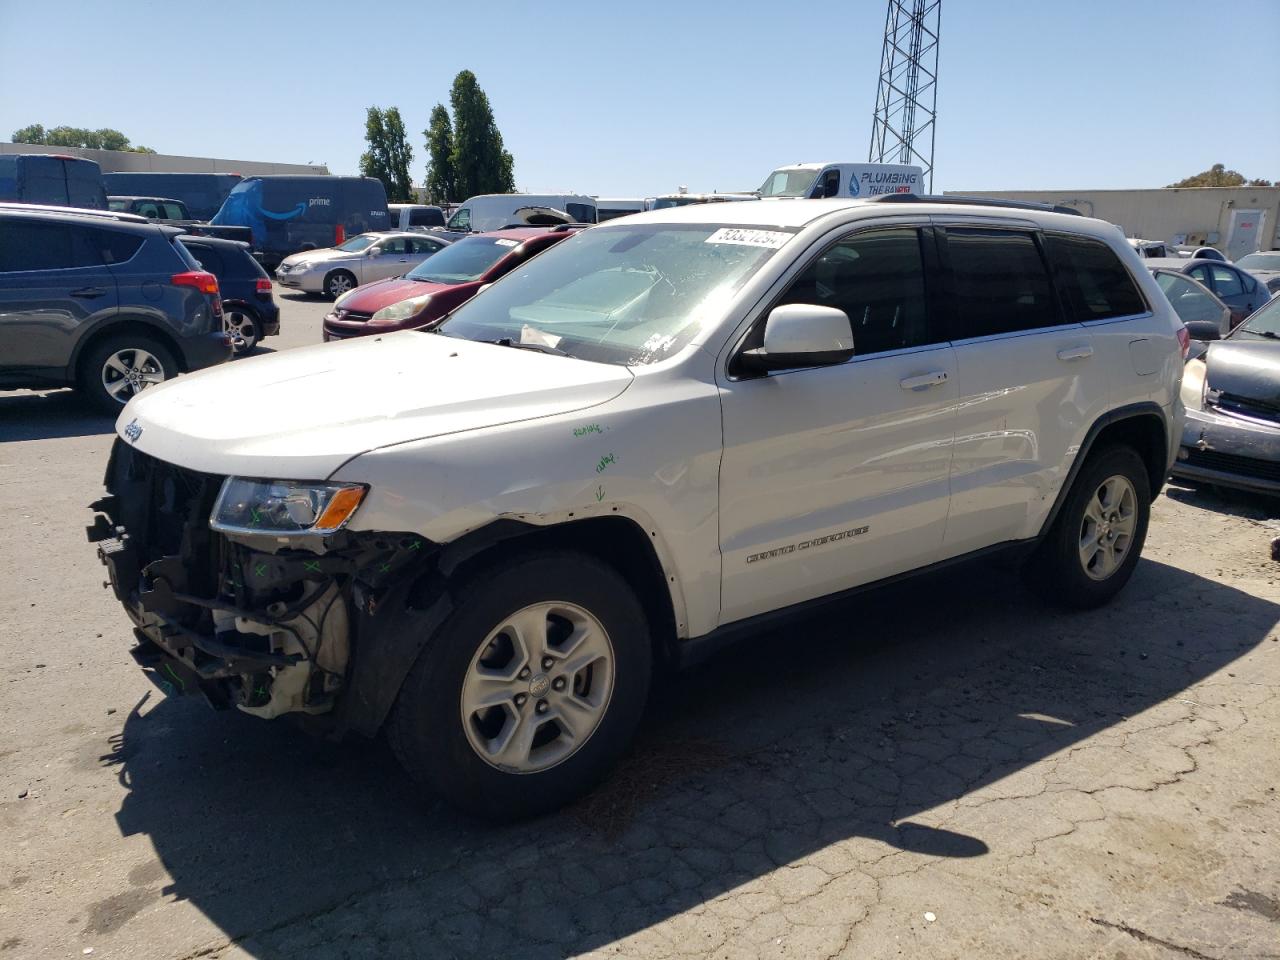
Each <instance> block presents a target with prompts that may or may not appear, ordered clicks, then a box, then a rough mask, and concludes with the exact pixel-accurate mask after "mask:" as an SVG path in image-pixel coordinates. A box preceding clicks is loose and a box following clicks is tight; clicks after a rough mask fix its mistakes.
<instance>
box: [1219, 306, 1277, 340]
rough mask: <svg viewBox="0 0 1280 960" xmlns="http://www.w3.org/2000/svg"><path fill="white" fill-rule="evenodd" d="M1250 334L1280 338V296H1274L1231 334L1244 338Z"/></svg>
mask: <svg viewBox="0 0 1280 960" xmlns="http://www.w3.org/2000/svg"><path fill="white" fill-rule="evenodd" d="M1249 334H1252V335H1254V336H1258V337H1266V338H1267V339H1271V338H1273V337H1274V338H1280V297H1272V299H1271V301H1270V302H1269V303H1267V304H1264V305H1263V306H1261V307H1259V308H1258V309H1257V310H1255V311H1254V313H1253V315H1252V316H1250V317H1249V318H1248V319H1246V320H1245V322H1244V323H1242V324H1240V326H1238V327H1236V329H1235V331H1234V332H1233V333H1232V334H1231V336H1232V337H1239V338H1240V339H1242V340H1243V339H1248V335H1249Z"/></svg>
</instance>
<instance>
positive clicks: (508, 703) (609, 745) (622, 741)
mask: <svg viewBox="0 0 1280 960" xmlns="http://www.w3.org/2000/svg"><path fill="white" fill-rule="evenodd" d="M650 671H651V649H650V640H649V634H648V629H647V627H646V624H645V617H644V611H643V610H642V609H641V607H640V603H639V601H638V600H637V599H636V597H635V594H634V593H633V592H632V591H631V589H630V588H629V587H628V586H627V584H626V582H625V581H624V580H623V579H622V578H621V577H620V576H619V575H618V574H617V573H616V572H615V571H613V570H612V569H611V568H609V567H606V566H604V565H603V564H601V563H599V562H597V561H596V560H593V559H592V558H590V557H586V556H583V555H579V554H572V553H547V554H540V555H537V556H530V557H528V558H525V559H523V560H518V561H515V562H513V563H510V564H508V565H505V566H503V567H499V568H497V569H493V570H489V571H486V572H485V574H484V576H483V577H482V578H476V579H474V580H472V581H471V583H469V584H468V585H467V586H465V587H464V588H463V589H462V591H461V592H460V593H459V596H458V598H457V606H456V608H455V613H454V614H453V615H452V616H451V617H450V619H449V620H448V621H446V623H445V624H444V626H443V627H441V629H440V631H439V633H438V634H437V635H436V636H435V637H433V638H432V639H431V641H430V642H429V644H428V646H427V648H426V649H425V650H424V651H423V653H422V654H421V656H419V658H418V661H417V663H415V664H414V667H413V669H412V670H411V671H410V673H409V676H408V677H407V678H406V680H405V683H404V686H403V688H402V689H401V691H400V696H399V699H398V700H397V702H396V707H395V711H394V714H393V716H392V718H391V720H390V722H389V727H388V732H389V736H390V740H391V743H392V746H393V748H394V749H395V751H396V754H397V756H399V758H400V761H401V763H402V764H403V765H404V767H405V768H406V769H407V770H408V771H409V773H410V774H411V775H413V776H414V777H416V778H417V779H419V780H421V781H423V782H425V783H427V784H428V785H429V786H431V787H433V788H434V789H435V790H437V791H438V792H439V793H441V794H443V795H444V797H445V798H446V799H447V800H448V801H449V802H450V803H452V804H453V805H454V806H456V807H458V808H459V809H461V810H463V811H464V812H468V813H473V814H478V815H481V816H484V817H486V818H488V819H492V820H514V819H519V818H522V817H529V816H534V815H537V814H540V813H545V812H547V811H549V810H553V809H555V808H556V807H559V806H561V805H563V804H564V803H566V802H568V801H569V800H572V799H573V798H575V797H577V796H579V795H580V794H582V793H583V792H585V791H586V790H588V789H590V788H591V786H593V785H594V784H595V783H596V782H597V781H598V780H599V779H600V778H601V777H602V776H603V775H604V774H605V773H606V772H607V771H608V769H609V768H610V767H611V766H612V765H613V763H614V762H615V761H616V760H617V758H618V757H619V756H620V755H621V754H622V752H623V751H624V750H625V749H626V747H627V745H628V743H629V742H630V740H631V737H632V735H633V733H634V732H635V728H636V725H637V724H638V722H639V720H640V715H641V713H642V712H643V708H644V701H645V697H646V695H647V692H648V688H649V677H650Z"/></svg>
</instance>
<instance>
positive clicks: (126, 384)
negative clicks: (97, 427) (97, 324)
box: [102, 347, 166, 404]
mask: <svg viewBox="0 0 1280 960" xmlns="http://www.w3.org/2000/svg"><path fill="white" fill-rule="evenodd" d="M165 378H166V373H165V369H164V365H163V364H162V363H161V362H160V361H159V360H158V359H157V358H156V357H155V356H154V355H152V354H150V353H148V352H147V351H146V350H143V349H142V348H141V347H128V348H125V349H123V350H117V351H116V352H115V353H113V354H111V355H110V356H109V357H107V360H106V362H105V363H104V364H103V365H102V386H103V389H105V390H106V391H107V393H108V394H109V395H110V396H112V397H113V398H115V400H116V401H117V402H119V403H121V404H125V403H128V402H129V401H130V400H131V399H132V398H133V397H134V396H136V395H137V394H139V393H141V392H142V391H143V390H145V389H146V388H147V387H150V386H153V385H154V384H157V383H163V382H164V380H165Z"/></svg>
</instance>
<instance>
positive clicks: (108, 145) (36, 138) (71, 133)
mask: <svg viewBox="0 0 1280 960" xmlns="http://www.w3.org/2000/svg"><path fill="white" fill-rule="evenodd" d="M13 142H14V143H40V144H44V145H46V146H50V147H88V148H89V149H91V150H122V151H126V152H128V153H155V151H154V150H152V149H151V148H150V147H142V146H138V147H135V146H133V145H132V144H130V143H129V138H128V137H126V136H125V135H124V134H123V133H121V132H120V131H119V130H113V129H111V128H110V127H102V128H101V129H98V130H89V129H87V128H85V127H66V126H63V127H54V128H53V129H51V130H45V128H44V125H43V124H39V123H33V124H31V125H30V126H28V127H23V128H22V129H21V130H15V131H14V132H13Z"/></svg>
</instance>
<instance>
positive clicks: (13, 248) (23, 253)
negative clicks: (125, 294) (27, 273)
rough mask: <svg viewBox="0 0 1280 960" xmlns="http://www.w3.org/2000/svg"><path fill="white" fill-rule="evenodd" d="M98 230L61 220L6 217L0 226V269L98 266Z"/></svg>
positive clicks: (61, 268)
mask: <svg viewBox="0 0 1280 960" xmlns="http://www.w3.org/2000/svg"><path fill="white" fill-rule="evenodd" d="M98 232H99V231H96V230H91V229H89V228H76V227H72V226H71V225H69V224H65V223H52V222H37V221H33V220H6V221H3V227H0V272H2V273H12V272H18V271H24V270H68V269H72V268H75V267H100V266H102V264H103V259H102V254H101V252H100V251H99V250H98V248H97V246H96V244H95V243H94V235H95V234H97V233H98Z"/></svg>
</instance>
